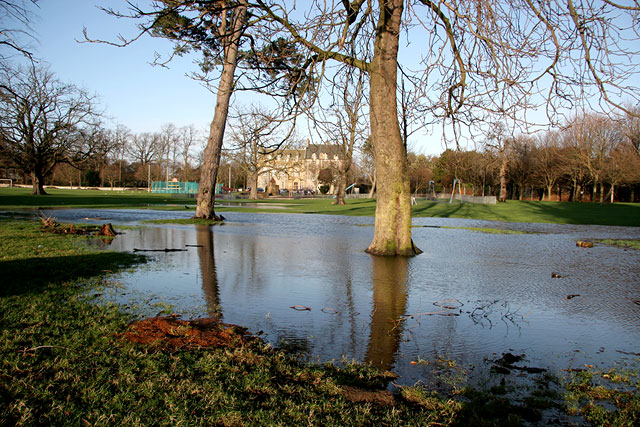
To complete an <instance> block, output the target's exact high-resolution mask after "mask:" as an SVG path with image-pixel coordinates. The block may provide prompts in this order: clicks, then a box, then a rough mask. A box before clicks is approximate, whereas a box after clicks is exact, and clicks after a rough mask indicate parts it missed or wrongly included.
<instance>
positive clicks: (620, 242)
mask: <svg viewBox="0 0 640 427" xmlns="http://www.w3.org/2000/svg"><path fill="white" fill-rule="evenodd" d="M595 241H596V242H598V243H602V244H604V245H609V246H616V247H618V248H629V249H640V240H638V239H598V240H595Z"/></svg>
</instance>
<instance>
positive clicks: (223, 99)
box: [194, 2, 247, 221]
mask: <svg viewBox="0 0 640 427" xmlns="http://www.w3.org/2000/svg"><path fill="white" fill-rule="evenodd" d="M246 11H247V7H246V2H243V5H241V6H238V7H237V8H236V9H235V11H234V12H233V13H234V19H233V21H232V22H233V28H232V29H229V33H228V34H229V43H228V45H227V46H225V47H224V49H225V52H224V62H223V65H222V75H221V76H220V83H219V84H218V96H217V101H216V108H215V111H214V114H213V120H212V121H211V126H210V127H209V139H208V140H207V147H206V148H205V150H204V161H203V165H202V171H201V173H200V185H199V188H198V199H197V205H196V213H195V216H194V217H195V218H205V219H215V220H216V221H219V220H221V218H220V217H219V216H218V215H216V213H215V211H214V203H215V197H216V194H215V192H216V191H215V189H216V179H217V178H218V168H219V167H220V156H221V154H222V141H223V139H224V130H225V126H226V124H227V115H228V113H229V102H230V100H231V94H232V93H233V84H234V76H235V71H236V66H237V64H238V48H239V44H240V37H241V36H242V27H243V25H244V21H245V15H246Z"/></svg>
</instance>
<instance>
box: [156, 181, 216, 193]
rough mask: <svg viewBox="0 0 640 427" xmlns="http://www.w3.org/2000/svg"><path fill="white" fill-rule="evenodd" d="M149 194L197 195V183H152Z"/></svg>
mask: <svg viewBox="0 0 640 427" xmlns="http://www.w3.org/2000/svg"><path fill="white" fill-rule="evenodd" d="M219 185H220V187H222V184H219ZM216 190H217V188H216ZM151 192H152V193H171V194H198V183H197V182H180V181H153V182H152V183H151Z"/></svg>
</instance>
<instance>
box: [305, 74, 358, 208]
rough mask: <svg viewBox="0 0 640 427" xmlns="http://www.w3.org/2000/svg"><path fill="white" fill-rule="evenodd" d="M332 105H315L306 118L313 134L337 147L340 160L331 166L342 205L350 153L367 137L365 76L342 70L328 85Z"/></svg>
mask: <svg viewBox="0 0 640 427" xmlns="http://www.w3.org/2000/svg"><path fill="white" fill-rule="evenodd" d="M329 86H330V89H329V90H330V92H331V97H330V99H331V105H330V106H324V105H322V103H318V105H317V106H316V108H315V109H313V110H310V111H309V112H308V113H309V117H310V119H311V121H312V122H313V124H314V126H315V131H316V132H317V133H318V134H319V135H320V138H321V139H324V140H325V141H327V143H329V144H333V145H335V146H336V147H337V149H338V152H339V153H340V157H341V160H340V161H339V162H336V164H335V165H334V166H333V169H334V170H335V174H334V175H335V176H333V180H332V183H334V184H336V192H335V193H336V201H335V202H334V204H337V205H344V204H345V190H346V188H347V179H348V177H349V175H350V172H351V170H352V166H353V152H354V149H355V148H356V146H362V145H363V144H364V141H365V139H366V136H367V127H366V124H365V123H363V121H364V120H363V119H365V118H366V116H365V114H364V107H365V106H366V105H365V103H366V99H365V93H364V92H365V75H364V73H362V72H361V71H360V70H354V69H352V68H350V67H343V69H342V70H340V71H339V72H338V73H336V75H335V76H334V77H333V78H332V80H331V81H330V85H329Z"/></svg>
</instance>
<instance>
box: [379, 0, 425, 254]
mask: <svg viewBox="0 0 640 427" xmlns="http://www.w3.org/2000/svg"><path fill="white" fill-rule="evenodd" d="M402 6H403V1H402V0H387V1H382V0H381V1H380V18H379V21H378V27H377V31H376V34H377V35H376V40H375V43H374V55H373V60H372V62H371V64H370V67H369V71H370V85H371V87H370V99H371V104H370V116H371V117H370V119H371V137H372V140H373V152H374V156H375V165H376V184H377V187H378V188H377V194H378V196H377V203H376V218H375V231H374V236H373V241H372V242H371V245H370V246H369V248H368V249H367V252H368V253H370V254H373V255H401V256H413V255H416V254H417V253H419V252H420V250H419V249H417V248H416V247H415V246H414V245H413V242H412V241H411V189H410V186H409V173H408V162H407V153H406V150H405V147H404V144H403V141H402V136H401V134H400V125H399V123H398V112H397V105H396V82H397V67H398V64H397V58H398V41H399V35H400V23H401V19H402Z"/></svg>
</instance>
